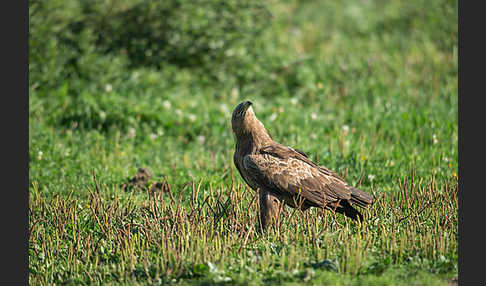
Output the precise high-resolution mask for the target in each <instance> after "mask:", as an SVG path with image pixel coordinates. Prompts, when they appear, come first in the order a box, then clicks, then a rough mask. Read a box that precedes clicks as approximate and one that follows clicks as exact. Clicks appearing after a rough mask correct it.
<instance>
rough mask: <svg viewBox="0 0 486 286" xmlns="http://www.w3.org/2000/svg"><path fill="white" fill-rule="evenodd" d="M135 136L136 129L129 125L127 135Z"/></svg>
mask: <svg viewBox="0 0 486 286" xmlns="http://www.w3.org/2000/svg"><path fill="white" fill-rule="evenodd" d="M135 136H137V130H135V128H133V127H130V129H128V137H130V138H135Z"/></svg>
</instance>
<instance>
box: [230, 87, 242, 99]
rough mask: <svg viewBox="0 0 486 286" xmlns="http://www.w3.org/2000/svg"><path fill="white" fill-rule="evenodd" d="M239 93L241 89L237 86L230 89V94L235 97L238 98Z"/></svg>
mask: <svg viewBox="0 0 486 286" xmlns="http://www.w3.org/2000/svg"><path fill="white" fill-rule="evenodd" d="M239 95H240V91H239V90H238V89H237V88H236V87H233V88H232V89H231V91H230V96H231V97H233V98H237V97H238V96H239Z"/></svg>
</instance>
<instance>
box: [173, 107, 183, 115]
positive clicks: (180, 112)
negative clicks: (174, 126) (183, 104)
mask: <svg viewBox="0 0 486 286" xmlns="http://www.w3.org/2000/svg"><path fill="white" fill-rule="evenodd" d="M175 114H177V115H178V116H181V115H182V110H180V109H179V108H177V109H176V110H175Z"/></svg>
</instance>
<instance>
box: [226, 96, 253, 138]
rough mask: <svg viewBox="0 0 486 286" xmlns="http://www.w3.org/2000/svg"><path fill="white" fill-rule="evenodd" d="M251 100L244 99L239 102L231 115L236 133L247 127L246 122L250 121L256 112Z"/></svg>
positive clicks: (232, 125)
mask: <svg viewBox="0 0 486 286" xmlns="http://www.w3.org/2000/svg"><path fill="white" fill-rule="evenodd" d="M252 104H253V103H252V102H251V101H243V102H242V103H240V104H238V105H237V106H236V107H235V109H234V110H233V115H232V116H231V127H232V129H233V132H234V133H238V132H241V131H243V129H245V123H248V121H249V120H251V119H252V118H253V117H255V113H253V108H252V107H251V106H252Z"/></svg>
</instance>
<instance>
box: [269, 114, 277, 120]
mask: <svg viewBox="0 0 486 286" xmlns="http://www.w3.org/2000/svg"><path fill="white" fill-rule="evenodd" d="M275 119H277V113H272V115H270V117H269V118H268V120H270V121H275Z"/></svg>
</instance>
